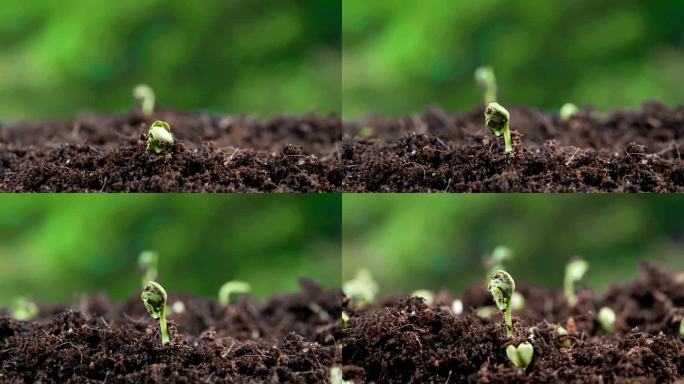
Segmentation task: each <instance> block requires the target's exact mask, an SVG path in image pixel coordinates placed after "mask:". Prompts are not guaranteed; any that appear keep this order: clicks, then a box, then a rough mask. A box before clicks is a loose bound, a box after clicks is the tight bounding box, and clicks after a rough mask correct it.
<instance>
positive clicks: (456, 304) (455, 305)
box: [451, 299, 463, 315]
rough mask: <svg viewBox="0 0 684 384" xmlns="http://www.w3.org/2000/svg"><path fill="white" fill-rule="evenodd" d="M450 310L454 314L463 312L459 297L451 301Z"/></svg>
mask: <svg viewBox="0 0 684 384" xmlns="http://www.w3.org/2000/svg"><path fill="white" fill-rule="evenodd" d="M451 312H453V314H454V315H460V314H461V313H463V302H462V301H461V300H459V299H456V300H454V301H452V302H451Z"/></svg>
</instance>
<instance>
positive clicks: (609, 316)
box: [596, 307, 616, 333]
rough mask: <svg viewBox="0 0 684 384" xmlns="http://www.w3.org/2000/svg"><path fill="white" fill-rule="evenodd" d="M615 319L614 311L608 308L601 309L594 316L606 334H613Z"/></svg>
mask: <svg viewBox="0 0 684 384" xmlns="http://www.w3.org/2000/svg"><path fill="white" fill-rule="evenodd" d="M615 318H616V316H615V311H613V310H612V309H610V308H608V307H603V308H601V309H600V310H599V312H598V315H597V316H596V320H597V321H598V323H599V325H601V328H602V329H603V330H604V331H606V332H608V333H612V332H615Z"/></svg>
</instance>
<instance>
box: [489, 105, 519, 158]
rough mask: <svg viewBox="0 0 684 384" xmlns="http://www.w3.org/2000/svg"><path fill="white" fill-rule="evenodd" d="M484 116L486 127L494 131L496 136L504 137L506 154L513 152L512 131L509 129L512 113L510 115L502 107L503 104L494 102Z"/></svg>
mask: <svg viewBox="0 0 684 384" xmlns="http://www.w3.org/2000/svg"><path fill="white" fill-rule="evenodd" d="M484 115H485V125H486V126H487V128H489V129H491V130H492V133H493V134H494V136H496V137H499V136H501V135H503V137H504V145H505V148H504V152H505V153H509V152H512V151H513V143H512V142H511V130H510V129H509V123H510V121H511V115H510V113H508V111H507V110H506V108H504V107H503V106H501V104H499V103H496V102H492V103H489V104H488V105H487V108H486V109H485V113H484Z"/></svg>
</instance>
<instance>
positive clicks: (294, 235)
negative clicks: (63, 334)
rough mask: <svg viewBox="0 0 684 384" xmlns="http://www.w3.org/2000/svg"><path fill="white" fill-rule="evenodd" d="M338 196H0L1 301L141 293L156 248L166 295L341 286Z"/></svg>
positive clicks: (261, 293) (258, 292) (261, 292)
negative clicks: (143, 260)
mask: <svg viewBox="0 0 684 384" xmlns="http://www.w3.org/2000/svg"><path fill="white" fill-rule="evenodd" d="M340 200H341V198H340V196H339V195H235V194H228V195H225V194H224V195H174V194H161V195H115V194H111V195H4V196H0V212H2V214H1V215H0V239H2V240H0V305H7V304H9V303H10V301H11V299H12V298H13V297H14V296H15V295H28V296H30V297H32V298H35V299H39V300H42V301H46V302H60V301H67V300H71V299H72V298H73V297H74V294H75V293H77V292H78V293H90V292H95V291H100V290H102V291H105V292H108V293H109V294H111V295H113V296H114V297H116V298H128V297H129V296H130V295H133V294H136V292H138V291H139V289H140V280H141V277H142V275H141V273H140V272H139V271H138V269H137V257H138V254H139V252H140V251H142V250H145V249H155V250H157V251H159V253H160V265H159V274H160V278H159V281H160V282H161V283H162V284H163V285H164V286H165V287H166V289H167V290H168V291H176V292H178V291H184V292H193V293H197V294H202V295H207V296H210V297H214V296H215V295H216V293H217V291H218V289H219V287H220V286H221V284H222V283H224V282H225V281H227V280H232V279H240V280H245V281H248V282H250V283H251V284H252V290H253V293H254V295H255V296H258V297H263V296H264V295H269V294H274V293H277V292H284V291H296V290H298V285H297V278H298V277H311V278H314V279H316V280H318V281H319V282H321V283H323V284H324V285H325V286H328V287H339V284H340V269H341V257H340V236H341V229H340V225H341V224H340V223H341V217H340V215H341V206H340Z"/></svg>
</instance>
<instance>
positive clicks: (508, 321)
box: [504, 306, 513, 337]
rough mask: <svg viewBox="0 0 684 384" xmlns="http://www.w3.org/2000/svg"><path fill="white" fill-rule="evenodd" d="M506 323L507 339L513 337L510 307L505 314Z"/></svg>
mask: <svg viewBox="0 0 684 384" xmlns="http://www.w3.org/2000/svg"><path fill="white" fill-rule="evenodd" d="M504 322H505V323H506V337H513V320H512V319H511V308H510V306H509V307H508V309H506V311H505V312H504Z"/></svg>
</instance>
